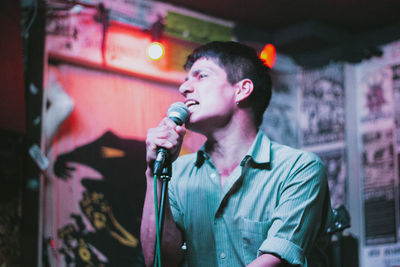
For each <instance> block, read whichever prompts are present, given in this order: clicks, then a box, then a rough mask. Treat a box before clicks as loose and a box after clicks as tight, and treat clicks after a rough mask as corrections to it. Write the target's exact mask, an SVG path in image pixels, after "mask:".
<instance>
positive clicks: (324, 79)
mask: <svg viewBox="0 0 400 267" xmlns="http://www.w3.org/2000/svg"><path fill="white" fill-rule="evenodd" d="M343 76H344V74H343V66H342V65H330V66H328V67H326V68H324V69H320V70H313V71H303V72H302V73H301V74H300V78H299V87H300V91H301V100H300V127H301V140H302V146H315V145H321V144H327V143H343V142H344V123H345V110H344V97H345V96H344V87H343V81H344V77H343Z"/></svg>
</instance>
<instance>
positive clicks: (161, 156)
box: [154, 147, 168, 176]
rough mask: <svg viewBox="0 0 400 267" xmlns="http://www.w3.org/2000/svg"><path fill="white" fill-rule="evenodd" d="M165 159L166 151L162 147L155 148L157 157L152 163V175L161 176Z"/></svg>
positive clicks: (166, 157)
mask: <svg viewBox="0 0 400 267" xmlns="http://www.w3.org/2000/svg"><path fill="white" fill-rule="evenodd" d="M167 159H168V150H167V149H165V148H163V147H159V148H157V157H156V161H155V162H154V175H157V176H159V175H161V171H162V169H163V167H164V163H165V162H166V160H167Z"/></svg>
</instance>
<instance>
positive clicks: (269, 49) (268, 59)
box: [260, 44, 276, 69]
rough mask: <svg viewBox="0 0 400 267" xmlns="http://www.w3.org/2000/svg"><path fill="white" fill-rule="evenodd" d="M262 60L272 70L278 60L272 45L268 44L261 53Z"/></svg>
mask: <svg viewBox="0 0 400 267" xmlns="http://www.w3.org/2000/svg"><path fill="white" fill-rule="evenodd" d="M260 58H261V59H262V60H263V61H264V64H265V65H267V66H268V67H270V68H271V69H272V67H273V66H274V64H275V59H276V49H275V46H273V45H272V44H267V45H265V46H264V48H263V50H262V51H261V53H260Z"/></svg>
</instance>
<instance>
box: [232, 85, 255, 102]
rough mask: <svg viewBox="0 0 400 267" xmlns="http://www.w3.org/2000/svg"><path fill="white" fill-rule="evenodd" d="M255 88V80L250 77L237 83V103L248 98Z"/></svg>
mask: <svg viewBox="0 0 400 267" xmlns="http://www.w3.org/2000/svg"><path fill="white" fill-rule="evenodd" d="M253 90H254V84H253V81H252V80H250V79H243V80H240V81H239V82H237V83H236V96H235V101H236V102H237V103H239V102H241V101H243V100H245V99H247V98H248V97H249V96H250V95H251V93H252V92H253Z"/></svg>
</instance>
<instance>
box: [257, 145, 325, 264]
mask: <svg viewBox="0 0 400 267" xmlns="http://www.w3.org/2000/svg"><path fill="white" fill-rule="evenodd" d="M307 155H313V154H311V153H307ZM303 156H304V155H303ZM306 158H308V160H303V161H302V163H299V162H300V160H298V161H297V162H298V163H296V164H295V167H293V168H292V170H291V172H290V174H289V176H288V177H287V179H286V181H285V182H284V183H283V186H282V187H281V189H280V193H279V202H278V205H277V207H276V208H275V210H274V212H273V214H272V219H271V221H272V224H271V227H270V228H269V230H268V235H267V239H266V240H264V242H263V243H262V244H261V246H260V248H259V251H258V254H259V255H260V254H263V253H272V254H275V255H278V256H279V257H281V258H282V259H284V260H286V261H287V262H289V263H290V264H295V265H302V266H304V265H307V264H306V262H307V259H306V255H307V254H308V252H309V251H310V249H311V246H312V245H313V243H314V241H315V240H316V238H317V236H318V234H319V232H320V231H324V226H325V219H324V217H326V216H323V215H324V214H326V213H324V209H327V208H329V207H330V205H329V191H328V184H327V181H326V177H325V169H324V167H323V164H322V162H321V160H320V159H319V158H318V157H316V156H315V155H313V156H312V158H311V159H310V157H306ZM327 194H328V195H327ZM326 196H328V197H326ZM327 199H328V201H327ZM326 202H328V203H326Z"/></svg>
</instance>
